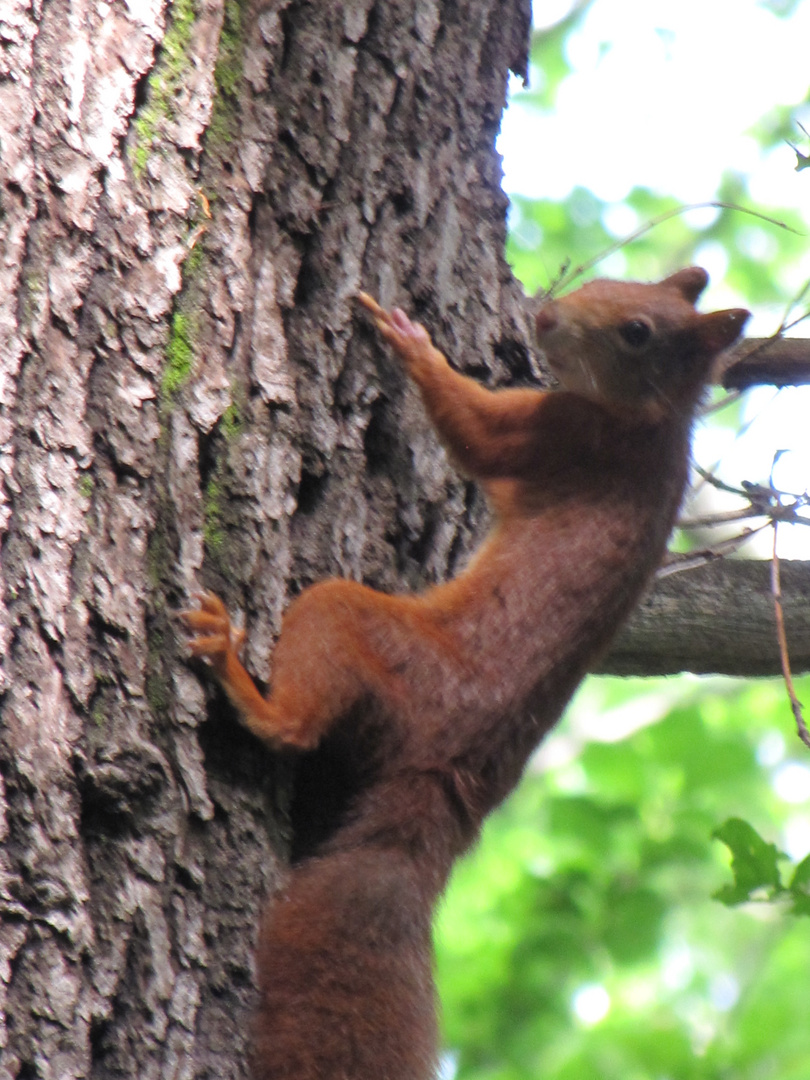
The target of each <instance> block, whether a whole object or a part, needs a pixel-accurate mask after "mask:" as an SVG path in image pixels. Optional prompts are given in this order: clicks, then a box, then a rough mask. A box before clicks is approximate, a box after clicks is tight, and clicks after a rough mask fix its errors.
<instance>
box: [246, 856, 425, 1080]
mask: <svg viewBox="0 0 810 1080" xmlns="http://www.w3.org/2000/svg"><path fill="white" fill-rule="evenodd" d="M431 907H432V898H431V897H430V896H427V895H425V893H424V889H423V888H422V887H420V881H419V877H418V874H417V872H416V866H415V864H414V862H413V860H412V859H411V858H410V857H409V856H408V854H406V853H405V852H403V851H402V850H401V849H399V848H391V847H384V846H378V845H374V844H372V845H368V846H366V847H362V848H356V849H352V850H349V851H339V852H336V853H333V854H327V855H323V856H320V857H315V858H312V859H309V860H307V861H306V862H303V863H301V864H300V865H299V866H297V867H295V868H294V869H293V870H291V871H290V876H289V879H288V882H287V884H286V886H285V888H284V889H283V891H282V893H281V894H280V895H279V896H278V897H277V898H276V899H275V900H274V901H273V904H272V906H271V908H270V910H269V912H268V914H267V917H266V920H265V924H264V926H263V928H262V933H261V940H260V943H259V952H258V963H259V981H260V989H261V1004H260V1008H259V1014H258V1016H257V1019H256V1031H255V1036H254V1040H253V1043H254V1050H253V1074H254V1077H255V1080H432V1078H433V1077H434V1076H435V1069H436V1045H437V1034H436V1020H435V990H434V986H433V975H432V951H431V937H430V929H431Z"/></svg>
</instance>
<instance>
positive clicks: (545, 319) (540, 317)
mask: <svg viewBox="0 0 810 1080" xmlns="http://www.w3.org/2000/svg"><path fill="white" fill-rule="evenodd" d="M534 325H535V327H536V328H537V333H538V334H547V333H548V332H549V330H553V329H554V328H555V326H556V325H557V316H556V315H555V314H554V311H553V310H552V308H551V304H545V305H544V306H543V307H541V308H540V310H539V311H538V312H537V314H536V315H535V317H534Z"/></svg>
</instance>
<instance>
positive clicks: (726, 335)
mask: <svg viewBox="0 0 810 1080" xmlns="http://www.w3.org/2000/svg"><path fill="white" fill-rule="evenodd" d="M750 317H751V312H750V311H746V310H745V308H727V309H726V310H725V311H711V312H709V314H708V315H701V316H700V323H699V333H700V342H701V344H702V345H703V347H704V349H705V350H706V352H707V354H709V355H711V356H716V355H717V353H719V352H722V351H723V349H727V348H728V347H729V345H732V344H733V343H734V342H735V341H736V340H737V338H738V337H739V336H740V334H741V333H742V329H743V327H744V326H745V324H746V322H747V321H748V319H749V318H750Z"/></svg>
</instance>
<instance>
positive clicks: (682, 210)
mask: <svg viewBox="0 0 810 1080" xmlns="http://www.w3.org/2000/svg"><path fill="white" fill-rule="evenodd" d="M709 209H711V210H735V211H738V212H739V213H741V214H747V215H748V216H749V217H755V218H759V220H760V221H767V222H768V224H769V225H776V227H777V228H779V229H785V230H786V231H787V232H792V233H795V234H796V235H797V236H798V235H801V233H799V231H798V229H794V228H793V227H792V226H790V225H788V224H787V222H784V221H779V220H778V219H777V218H773V217H769V216H768V215H767V214H761V213H760V212H759V211H758V210H751V209H749V208H748V207H747V206H739V205H738V204H737V203H729V202H720V201H711V202H699V203H688V204H686V205H683V206H678V207H676V208H675V209H674V210H667V211H665V212H664V213H663V214H659V215H658V216H657V217H654V218H651V219H650V220H649V221H646V222H645V223H644V224H643V225H640V226H639V227H638V228H637V229H634V231H633V232H631V233H628V235H627V236H624V237H622V238H621V239H620V240H616V241H615V242H614V243H612V244H609V245H608V246H607V247H606V248H603V250H602V251H600V252H599V254H598V255H594V257H593V258H592V259H586V260H585V262H583V263H580V264H579V266H575V267H574V269H573V270H570V271H569V270H568V268H567V266H563V267H561V272H560V274H559V275H558V277H557V280H556V281H555V282H553V283H552V284H551V285H550V286H549V288H548V289H547V290H545V292H544V293H543V294H542V298H543V299H546V298H547V297H549V296H552V295H553V294H554V293H556V292H558V291H559V290H560V289H564V288H567V287H568V286H569V285H571V284H572V283H573V282H574V281H576V279H577V278H578V277H580V276H581V275H582V274H584V273H585V272H586V271H588V270H590V269H591V268H592V267H594V266H596V265H597V264H598V263H600V262H602V260H603V259H606V258H607V257H608V256H609V255H612V254H613V253H614V252H615V251H619V250H621V248H623V247H625V246H626V245H627V244H631V243H632V242H633V241H634V240H638V239H639V237H641V236H644V234H645V233H648V232H649V231H650V230H651V229H655V228H657V227H658V226H659V225H663V224H664V222H665V221H669V220H670V219H671V218H675V217H679V216H680V215H681V214H687V213H689V211H690V210H709Z"/></svg>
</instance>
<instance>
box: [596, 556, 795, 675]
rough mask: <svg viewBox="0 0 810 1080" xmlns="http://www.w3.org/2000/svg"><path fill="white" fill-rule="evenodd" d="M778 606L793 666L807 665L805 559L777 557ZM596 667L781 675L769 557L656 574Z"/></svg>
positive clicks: (627, 672) (616, 670)
mask: <svg viewBox="0 0 810 1080" xmlns="http://www.w3.org/2000/svg"><path fill="white" fill-rule="evenodd" d="M781 579H782V605H783V608H784V617H785V632H786V636H787V645H788V650H789V654H790V664H791V667H792V668H793V670H794V672H801V671H808V670H810V562H782V563H781ZM599 670H600V672H602V673H606V674H613V675H671V674H675V673H676V672H679V671H693V672H696V673H698V674H708V673H715V674H723V675H749V676H750V675H780V674H781V673H782V665H781V660H780V655H779V641H778V638H777V633H776V622H775V619H774V604H773V593H772V589H771V578H770V563H769V562H759V561H754V560H745V559H727V560H718V561H717V562H713V563H710V564H708V565H706V566H702V567H699V568H697V569H694V570H688V571H684V572H683V573H678V574H669V575H667V576H666V577H662V578H659V579H658V580H657V581H656V582H655V584H654V586H653V588H652V590H651V591H650V592H649V593H648V594H647V596H646V597H645V599H644V601H643V602H642V603H641V605H640V606H639V608H638V609H637V610H636V612H635V614H634V615H633V618H632V619H631V621H630V622H629V623H628V625H627V626H626V627H625V628H624V630H622V632H621V634H620V635H619V637H618V638H617V640H616V642H615V644H614V646H613V649H612V650H611V652H610V653H609V655H608V656H607V657H606V658H605V661H604V663H603V664H602V666H601V668H600V669H599Z"/></svg>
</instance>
